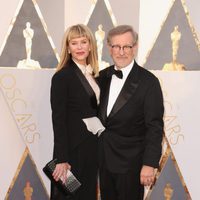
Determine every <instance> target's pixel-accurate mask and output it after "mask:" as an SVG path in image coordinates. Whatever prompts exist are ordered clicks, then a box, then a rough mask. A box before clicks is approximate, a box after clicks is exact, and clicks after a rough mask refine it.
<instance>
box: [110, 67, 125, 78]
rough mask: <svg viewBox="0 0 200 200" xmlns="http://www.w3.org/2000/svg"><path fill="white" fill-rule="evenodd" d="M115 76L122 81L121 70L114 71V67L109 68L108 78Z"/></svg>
mask: <svg viewBox="0 0 200 200" xmlns="http://www.w3.org/2000/svg"><path fill="white" fill-rule="evenodd" d="M113 74H114V75H116V76H117V77H118V78H120V79H122V78H123V73H122V71H121V70H116V69H115V68H114V67H112V68H111V70H110V76H112V75H113Z"/></svg>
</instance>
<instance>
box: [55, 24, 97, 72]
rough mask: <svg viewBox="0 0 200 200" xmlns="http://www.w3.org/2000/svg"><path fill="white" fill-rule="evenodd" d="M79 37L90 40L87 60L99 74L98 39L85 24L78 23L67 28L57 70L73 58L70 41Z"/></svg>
mask: <svg viewBox="0 0 200 200" xmlns="http://www.w3.org/2000/svg"><path fill="white" fill-rule="evenodd" d="M79 37H86V38H87V39H88V40H89V44H90V52H89V55H88V57H87V60H86V62H87V64H90V65H91V67H92V68H93V70H94V75H95V76H98V71H99V70H98V69H99V66H98V56H97V44H96V40H95V39H94V36H93V34H92V32H91V30H90V29H89V28H88V27H87V26H85V25H83V24H77V25H74V26H71V27H69V28H68V29H67V30H66V32H65V35H64V38H63V43H62V50H61V55H60V62H59V63H58V65H57V71H58V70H61V69H62V68H63V67H65V64H66V63H67V62H68V60H69V59H70V58H71V54H70V53H69V41H70V40H71V39H74V38H79Z"/></svg>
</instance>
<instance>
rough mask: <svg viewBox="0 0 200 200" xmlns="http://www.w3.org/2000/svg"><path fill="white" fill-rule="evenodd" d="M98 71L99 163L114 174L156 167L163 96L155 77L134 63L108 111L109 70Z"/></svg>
mask: <svg viewBox="0 0 200 200" xmlns="http://www.w3.org/2000/svg"><path fill="white" fill-rule="evenodd" d="M112 67H114V66H111V67H109V68H107V69H104V70H102V71H101V72H100V76H99V84H100V88H101V95H100V108H99V117H100V119H101V120H102V122H103V124H104V126H105V127H106V130H105V131H104V132H103V133H102V134H101V136H100V138H99V160H100V165H106V167H107V168H108V169H109V170H110V171H112V172H114V173H124V172H127V171H128V170H131V169H138V170H140V169H141V166H142V165H148V166H152V167H158V165H159V159H160V156H161V141H162V136H163V112H164V108H163V96H162V92H161V88H160V84H159V81H158V79H157V78H156V77H155V76H154V75H153V74H152V73H151V72H149V71H147V70H146V69H144V68H142V67H140V66H139V65H138V64H137V63H136V62H135V64H134V66H133V68H132V69H131V71H130V73H129V75H128V77H127V79H126V81H125V83H124V86H123V88H122V90H121V92H120V94H119V96H118V98H117V100H116V102H115V104H114V106H113V108H112V110H111V112H110V114H109V116H107V114H106V112H107V104H108V96H109V88H110V82H111V76H110V73H109V72H110V70H111V68H112Z"/></svg>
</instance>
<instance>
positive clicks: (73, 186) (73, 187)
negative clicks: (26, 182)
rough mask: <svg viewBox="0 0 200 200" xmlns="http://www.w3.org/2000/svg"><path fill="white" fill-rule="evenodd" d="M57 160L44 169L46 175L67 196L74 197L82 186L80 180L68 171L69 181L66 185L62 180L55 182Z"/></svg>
mask: <svg viewBox="0 0 200 200" xmlns="http://www.w3.org/2000/svg"><path fill="white" fill-rule="evenodd" d="M56 164H57V159H53V160H51V161H50V162H48V163H47V164H46V165H45V167H44V168H43V171H44V173H45V174H46V175H47V176H48V177H49V179H50V180H51V181H52V182H53V183H54V184H55V185H56V186H57V187H58V188H60V189H61V190H62V191H63V192H64V193H65V194H66V195H73V194H74V193H75V192H76V191H77V190H78V189H79V187H80V186H81V183H80V182H79V181H78V179H77V178H76V177H75V176H74V175H73V173H72V172H71V171H70V170H68V172H67V180H66V182H65V183H63V182H62V180H59V181H55V180H54V178H53V176H52V174H53V171H54V169H55V167H56Z"/></svg>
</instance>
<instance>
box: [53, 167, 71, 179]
mask: <svg viewBox="0 0 200 200" xmlns="http://www.w3.org/2000/svg"><path fill="white" fill-rule="evenodd" d="M70 169H71V166H70V165H69V164H68V163H58V164H56V167H55V170H54V171H53V174H52V175H53V178H54V179H55V181H59V180H61V181H62V182H63V183H65V182H66V180H67V172H68V170H70Z"/></svg>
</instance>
